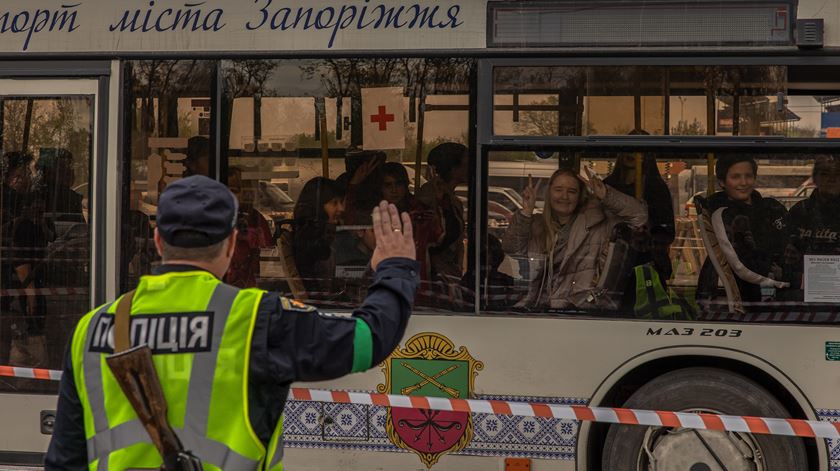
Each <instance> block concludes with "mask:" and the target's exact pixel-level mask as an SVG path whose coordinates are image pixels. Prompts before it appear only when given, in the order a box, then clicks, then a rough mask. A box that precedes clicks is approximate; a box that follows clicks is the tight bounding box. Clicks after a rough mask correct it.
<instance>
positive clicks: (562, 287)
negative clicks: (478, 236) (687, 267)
mask: <svg viewBox="0 0 840 471" xmlns="http://www.w3.org/2000/svg"><path fill="white" fill-rule="evenodd" d="M528 180H529V182H528V186H527V187H526V188H525V191H524V195H523V196H524V199H525V205H524V206H525V207H524V209H522V210H521V211H520V212H517V213H516V214H515V215H514V216H513V221H512V222H511V224H510V227H508V229H507V231H506V232H505V235H504V239H503V240H502V247H503V248H504V249H505V251H506V252H507V253H508V254H517V255H526V254H527V255H529V256H531V257H532V258H544V259H545V260H546V262H545V263H544V264H543V266H541V267H539V269H538V270H537V275H536V276H535V277H534V278H533V279H531V282H530V286H529V289H528V295H527V296H526V298H525V299H523V300H522V301H520V302H519V306H520V307H528V308H537V307H548V308H555V309H562V308H570V307H577V308H586V307H588V306H592V304H591V302H592V301H591V300H592V294H593V290H594V289H595V287H596V283H597V280H598V277H599V275H600V274H601V271H602V269H603V268H604V262H605V259H606V248H607V246H608V243H609V239H610V236H611V234H612V231H613V228H614V227H615V226H616V224H618V223H621V222H625V223H627V224H629V225H630V226H631V227H633V228H639V227H642V226H643V225H644V224H645V222H646V221H647V209H646V208H645V205H644V204H642V203H640V202H639V201H637V200H636V199H635V198H632V197H630V196H627V195H625V194H623V193H621V192H620V191H618V190H616V189H614V188H611V187H610V186H608V185H605V184H604V182H602V181H601V180H600V179H598V177H596V176H595V175H594V174H590V178H589V179H588V181H586V182H585V181H584V180H583V179H582V178H581V177H579V176H578V175H577V174H576V173H575V172H573V171H571V170H568V169H560V170H557V171H556V172H554V174H553V175H552V176H551V178H550V179H549V184H548V187H547V188H546V189H545V196H544V198H545V202H546V203H545V209H544V210H543V213H542V214H536V215H535V214H534V208H535V205H536V201H537V191H538V188H537V186H535V185H534V184H532V183H531V179H530V177H529V178H528ZM589 193H591V197H590V195H589Z"/></svg>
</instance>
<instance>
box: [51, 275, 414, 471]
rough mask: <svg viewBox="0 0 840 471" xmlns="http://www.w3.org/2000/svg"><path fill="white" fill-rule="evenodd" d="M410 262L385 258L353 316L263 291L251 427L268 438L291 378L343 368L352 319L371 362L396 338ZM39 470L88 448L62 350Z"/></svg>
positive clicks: (76, 459) (410, 291)
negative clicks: (365, 336)
mask: <svg viewBox="0 0 840 471" xmlns="http://www.w3.org/2000/svg"><path fill="white" fill-rule="evenodd" d="M195 269H196V268H195V267H192V266H184V265H163V266H162V267H160V269H159V270H158V271H157V273H158V274H160V273H166V272H170V271H189V270H195ZM417 270H418V265H417V262H416V261H413V260H408V259H404V258H391V259H387V260H384V261H383V262H382V263H380V265H379V269H378V270H377V271H376V274H375V276H374V281H373V284H371V286H370V289H369V292H368V296H367V298H366V299H365V300H364V302H363V303H362V305H361V306H360V307H359V308H357V309H356V310H354V311H353V317H342V316H329V315H321V313H320V312H318V311H315V310H313V309H294V310H288V309H284V308H283V306H282V305H281V302H280V296H279V295H277V294H276V293H266V294H265V295H263V298H262V301H261V302H260V305H259V308H258V311H257V320H256V324H255V326H254V332H253V340H252V342H251V362H250V365H249V371H248V411H249V417H250V420H251V424H252V425H253V427H254V431H255V432H256V434H257V436H258V437H259V438H260V440H262V442H263V443H265V444H268V442H269V440H270V439H271V434H272V432H273V431H274V428H275V426H276V424H277V421H278V420H279V419H280V415H281V414H282V413H283V407H284V406H285V403H286V397H287V395H288V393H289V387H290V385H291V383H292V382H294V381H319V380H327V379H334V378H339V377H341V376H344V375H346V374H348V373H350V371H351V368H352V365H353V342H354V334H355V326H356V321H355V318H361V319H362V320H364V321H365V322H366V323H367V325H368V326H369V327H370V330H371V334H372V337H373V345H372V348H373V361H372V362H371V364H372V365H377V364H379V363H380V362H382V361H383V360H385V358H386V357H387V356H388V355H390V354H391V351H393V350H394V348H396V346H397V345H398V344H399V342H400V341H401V340H402V337H403V334H404V333H405V328H406V325H407V324H408V318H409V316H410V314H411V306H412V304H413V302H414V293H415V291H416V289H417V285H418V284H419V278H418V275H417ZM44 469H45V470H47V471H49V470H78V471H82V470H86V469H88V465H87V448H86V443H85V429H84V421H83V408H82V404H81V401H80V400H79V395H78V392H77V390H76V384H75V382H74V380H73V364H72V360H71V358H70V354H69V347H68V354H67V355H66V358H65V362H64V373H63V376H62V378H61V385H60V387H59V396H58V412H57V416H56V421H55V429H54V432H53V436H52V441H51V442H50V446H49V449H48V450H47V455H46V459H45V462H44Z"/></svg>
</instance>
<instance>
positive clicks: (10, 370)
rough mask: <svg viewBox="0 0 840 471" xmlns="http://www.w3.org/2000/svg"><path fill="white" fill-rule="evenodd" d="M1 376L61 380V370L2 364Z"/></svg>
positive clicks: (0, 367)
mask: <svg viewBox="0 0 840 471" xmlns="http://www.w3.org/2000/svg"><path fill="white" fill-rule="evenodd" d="M0 376H10V377H12V378H30V379H44V380H49V381H60V380H61V371H57V370H45V369H42V368H22V367H19V366H0Z"/></svg>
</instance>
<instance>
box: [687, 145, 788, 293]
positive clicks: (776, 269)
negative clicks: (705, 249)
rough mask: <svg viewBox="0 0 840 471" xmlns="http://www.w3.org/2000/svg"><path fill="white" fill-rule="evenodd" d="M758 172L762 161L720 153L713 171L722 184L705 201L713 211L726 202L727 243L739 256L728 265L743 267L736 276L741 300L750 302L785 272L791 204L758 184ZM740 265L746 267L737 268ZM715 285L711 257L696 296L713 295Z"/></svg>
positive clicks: (714, 273) (723, 220) (715, 279)
mask: <svg viewBox="0 0 840 471" xmlns="http://www.w3.org/2000/svg"><path fill="white" fill-rule="evenodd" d="M757 174H758V164H757V163H756V161H755V160H754V159H753V158H752V157H750V156H748V155H738V154H730V155H726V156H723V157H721V158H720V159H718V161H717V164H716V165H715V177H716V178H717V181H718V185H720V187H721V189H722V190H721V191H718V192H717V193H715V194H714V195H712V196H711V197H710V198H709V199H708V201H707V206H708V211H709V214H710V215H712V214H714V213H715V212H716V211H717V210H718V209H721V208H725V209H724V211H723V212H722V214H721V220H722V223H723V226H724V227H725V229H726V233H727V237H728V239H729V240H728V241H727V242H728V244H727V245H731V246H732V248H733V249H734V253H735V254H736V255H737V257H738V260H737V261H736V262H740V263H730V266H733V267H734V268H735V269H736V270H735V271H736V272H738V271H740V272H741V273H736V277H735V279H736V282H737V285H738V290H739V291H740V295H741V300H742V301H746V302H758V301H761V297H762V295H761V285H762V284H765V283H764V282H765V281H768V280H770V279H771V278H772V279H775V280H779V279H781V278H782V277H783V276H784V274H783V273H782V265H783V264H784V252H785V246H786V245H787V240H788V237H787V235H788V214H787V209H785V207H784V205H782V204H781V203H779V202H778V201H776V200H774V199H772V198H764V197H762V196H761V194H760V193H759V192H758V191H756V190H755V178H756V175H757ZM713 219H714V218H713ZM718 239H719V240H720V237H718ZM724 255H725V252H724ZM740 266H743V268H741V269H740V270H738V268H739V267H740ZM747 275H748V276H747ZM771 275H772V276H771ZM716 288H717V274H716V272H715V269H714V267H713V264H712V262H711V260H709V259H708V258H707V259H706V262H705V263H704V264H703V268H702V269H701V270H700V279H699V280H698V283H697V294H698V298H701V299H708V298H712V297H714V295H715V291H716Z"/></svg>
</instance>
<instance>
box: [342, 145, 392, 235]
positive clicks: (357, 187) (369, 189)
mask: <svg viewBox="0 0 840 471" xmlns="http://www.w3.org/2000/svg"><path fill="white" fill-rule="evenodd" d="M385 159H386V155H385V153H384V152H381V151H355V152H349V153H348V154H347V157H346V158H345V161H344V162H345V164H344V165H345V168H346V169H347V171H346V173H345V174H343V175H341V176H339V177H338V179H336V181H338V182H339V183H340V182H342V181H343V180H345V179H346V180H347V188H346V195H345V198H344V214H343V215H342V218H341V219H342V222H344V223H345V224H351V225H352V224H356V218H357V217H358V216H360V215H362V214H370V212H371V211H372V210H373V207H374V206H376V205H377V204H379V201H381V200H382V199H381V197H380V194H379V193H380V192H379V187H380V185H381V181H382V164H384V163H385Z"/></svg>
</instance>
